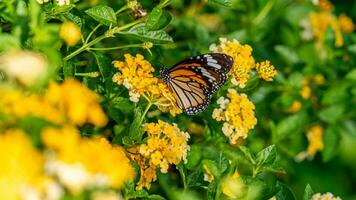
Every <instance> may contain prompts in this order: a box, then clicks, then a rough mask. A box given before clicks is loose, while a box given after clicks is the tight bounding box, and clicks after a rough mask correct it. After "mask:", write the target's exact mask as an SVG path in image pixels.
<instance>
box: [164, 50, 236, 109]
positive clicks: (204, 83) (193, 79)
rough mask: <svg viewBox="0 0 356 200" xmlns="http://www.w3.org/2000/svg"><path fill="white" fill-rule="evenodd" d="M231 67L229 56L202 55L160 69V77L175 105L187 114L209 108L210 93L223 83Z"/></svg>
mask: <svg viewBox="0 0 356 200" xmlns="http://www.w3.org/2000/svg"><path fill="white" fill-rule="evenodd" d="M232 64H233V59H232V57H230V56H228V55H226V54H219V53H210V54H203V55H199V56H196V57H191V58H189V59H187V60H184V61H182V62H179V63H178V64H176V65H174V66H173V67H172V68H171V69H169V70H163V73H162V75H161V76H162V77H163V81H165V82H166V83H167V84H168V86H169V88H170V90H171V91H172V92H173V94H174V95H175V98H176V99H177V104H178V106H179V107H180V108H181V109H182V110H183V111H184V112H185V113H187V114H195V113H197V112H201V111H203V110H205V108H206V107H207V106H208V104H209V102H210V98H211V96H212V94H213V93H214V92H215V91H216V90H217V89H218V88H219V87H220V86H221V85H223V84H224V82H225V81H226V78H227V73H228V72H229V71H230V69H231V67H232Z"/></svg>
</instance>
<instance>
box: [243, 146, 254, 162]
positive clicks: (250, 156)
mask: <svg viewBox="0 0 356 200" xmlns="http://www.w3.org/2000/svg"><path fill="white" fill-rule="evenodd" d="M239 149H240V151H241V152H242V153H243V154H244V156H245V158H246V159H247V160H248V161H249V162H250V163H251V164H253V165H254V164H255V163H256V161H255V159H256V158H255V156H254V155H253V154H252V153H251V151H250V150H249V149H248V148H247V147H245V146H239Z"/></svg>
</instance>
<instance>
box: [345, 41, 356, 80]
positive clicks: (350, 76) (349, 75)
mask: <svg viewBox="0 0 356 200" xmlns="http://www.w3.org/2000/svg"><path fill="white" fill-rule="evenodd" d="M355 45H356V44H355ZM345 78H346V79H348V80H350V81H356V69H353V70H351V71H350V72H349V73H347V74H346V77H345Z"/></svg>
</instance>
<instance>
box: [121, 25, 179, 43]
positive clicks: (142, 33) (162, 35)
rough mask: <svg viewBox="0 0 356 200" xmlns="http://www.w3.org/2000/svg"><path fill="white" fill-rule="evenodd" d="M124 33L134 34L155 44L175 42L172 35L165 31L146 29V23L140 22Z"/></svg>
mask: <svg viewBox="0 0 356 200" xmlns="http://www.w3.org/2000/svg"><path fill="white" fill-rule="evenodd" d="M123 34H127V35H132V36H135V37H137V38H138V39H140V40H142V41H145V42H147V41H149V42H152V43H155V44H162V43H169V42H173V39H172V37H171V36H169V35H168V34H167V33H166V32H165V31H162V30H158V31H149V30H147V29H146V27H145V24H138V25H136V26H134V27H132V28H131V29H130V30H128V31H127V32H124V33H123Z"/></svg>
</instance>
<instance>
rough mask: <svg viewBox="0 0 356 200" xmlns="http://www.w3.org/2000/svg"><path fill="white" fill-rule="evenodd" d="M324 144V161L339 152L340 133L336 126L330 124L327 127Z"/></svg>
mask: <svg viewBox="0 0 356 200" xmlns="http://www.w3.org/2000/svg"><path fill="white" fill-rule="evenodd" d="M323 144H324V148H323V152H322V157H323V161H324V162H328V161H330V160H331V159H332V158H334V157H335V156H336V155H337V154H338V152H339V145H340V135H339V133H338V130H337V128H336V127H331V126H329V127H327V128H326V130H325V131H324V134H323Z"/></svg>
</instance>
